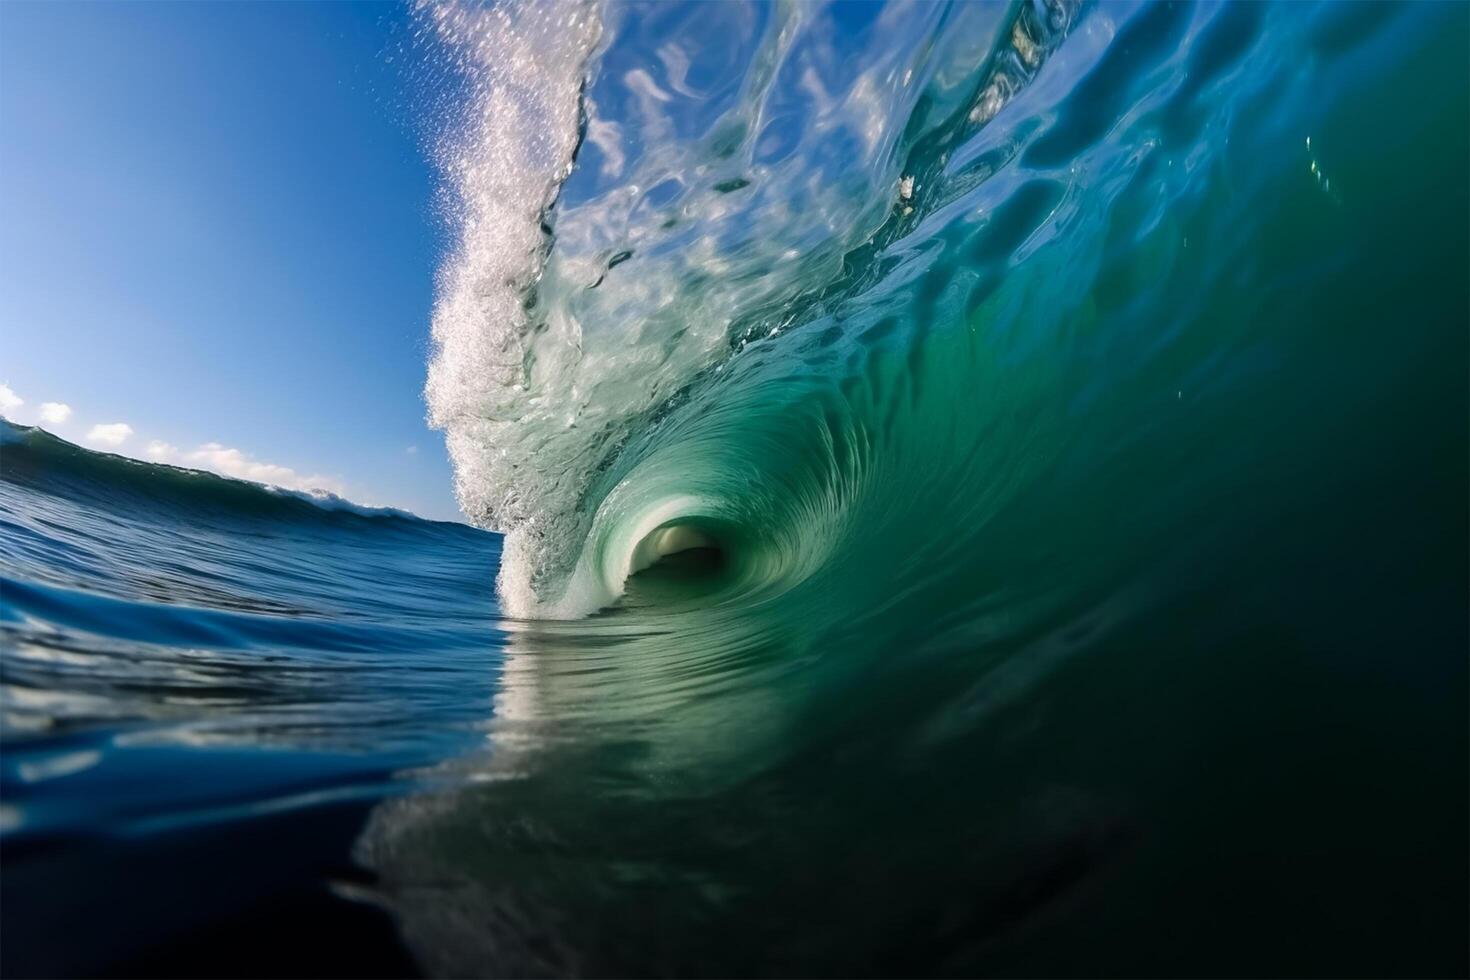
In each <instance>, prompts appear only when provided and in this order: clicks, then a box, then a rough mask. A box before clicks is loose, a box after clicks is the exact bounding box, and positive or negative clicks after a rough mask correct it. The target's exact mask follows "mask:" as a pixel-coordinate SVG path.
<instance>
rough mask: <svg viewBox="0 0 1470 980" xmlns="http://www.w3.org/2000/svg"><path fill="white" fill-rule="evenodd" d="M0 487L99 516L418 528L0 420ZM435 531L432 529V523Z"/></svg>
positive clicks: (326, 497) (407, 516) (334, 498)
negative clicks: (212, 514)
mask: <svg viewBox="0 0 1470 980" xmlns="http://www.w3.org/2000/svg"><path fill="white" fill-rule="evenodd" d="M0 446H3V449H0V453H3V457H4V458H3V461H0V479H4V480H6V481H8V482H11V483H15V484H18V485H21V486H25V487H29V488H32V489H35V490H39V491H41V492H44V493H62V494H67V495H70V496H74V497H78V498H81V499H83V500H84V501H86V502H88V503H93V504H97V505H99V506H100V507H102V508H103V509H106V510H110V509H116V508H117V507H118V506H119V503H120V501H125V500H129V499H132V498H141V499H144V500H147V501H149V502H151V503H154V504H158V503H166V504H171V505H173V506H174V507H178V508H187V509H200V508H212V509H223V510H228V511H232V512H235V513H240V514H247V513H248V514H254V515H257V516H262V517H271V518H276V519H291V518H295V519H298V520H324V519H333V518H337V517H349V518H369V519H386V518H391V519H397V520H405V521H423V518H421V517H418V516H417V515H415V514H411V513H409V512H408V511H405V510H398V509H397V508H393V507H368V506H365V505H363V504H358V503H354V502H352V501H351V500H347V499H346V498H344V497H341V496H339V495H337V494H335V493H331V492H329V491H326V490H310V491H308V490H292V489H288V488H286V487H277V486H272V485H270V484H266V483H254V482H252V481H249V480H240V479H236V478H234V477H229V476H221V475H220V474H218V473H211V472H209V471H207V470H196V469H190V468H188V467H183V466H172V465H169V464H167V463H147V462H143V461H142V460H137V459H132V458H129V457H127V456H119V455H117V454H115V453H102V452H95V451H93V450H90V449H84V448H82V447H81V446H78V445H76V444H74V443H71V442H67V441H66V440H65V439H62V438H60V437H59V436H56V435H53V434H52V433H50V432H47V431H46V430H45V429H42V428H39V427H36V426H26V425H18V424H16V423H14V422H11V421H9V420H8V419H3V418H0ZM430 523H432V522H430Z"/></svg>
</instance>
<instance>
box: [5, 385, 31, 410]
mask: <svg viewBox="0 0 1470 980" xmlns="http://www.w3.org/2000/svg"><path fill="white" fill-rule="evenodd" d="M25 403H26V400H25V399H24V398H22V397H20V396H19V395H17V394H16V393H15V392H13V391H11V390H10V385H0V412H13V411H15V410H16V409H17V408H20V407H21V406H22V405H24V404H25Z"/></svg>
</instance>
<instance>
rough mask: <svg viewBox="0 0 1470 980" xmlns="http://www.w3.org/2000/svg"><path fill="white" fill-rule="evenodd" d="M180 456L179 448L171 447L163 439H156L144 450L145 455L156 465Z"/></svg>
mask: <svg viewBox="0 0 1470 980" xmlns="http://www.w3.org/2000/svg"><path fill="white" fill-rule="evenodd" d="M178 454H179V447H178V446H170V445H169V444H168V443H166V442H164V441H163V440H162V439H154V440H153V441H152V442H150V443H149V444H148V445H147V446H146V447H144V449H143V455H144V456H147V457H148V458H149V459H151V460H153V461H154V462H155V463H165V462H168V461H169V460H171V459H173V458H174V457H175V456H177V455H178Z"/></svg>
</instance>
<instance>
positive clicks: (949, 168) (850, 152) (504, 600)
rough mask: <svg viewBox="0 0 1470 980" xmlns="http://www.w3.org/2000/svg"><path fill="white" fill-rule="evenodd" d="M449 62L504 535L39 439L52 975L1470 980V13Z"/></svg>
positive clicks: (929, 26) (8, 683) (466, 423)
mask: <svg viewBox="0 0 1470 980" xmlns="http://www.w3.org/2000/svg"><path fill="white" fill-rule="evenodd" d="M418 16H419V17H420V22H419V23H420V27H421V29H420V30H418V31H417V32H416V33H415V36H416V37H418V38H419V39H420V43H421V45H422V46H421V47H420V48H419V49H417V52H416V57H417V58H418V61H417V62H416V63H417V64H418V65H419V66H420V67H419V68H417V69H415V70H417V71H420V72H422V73H423V74H422V76H421V77H419V81H421V82H424V83H425V84H426V85H427V86H428V87H429V88H430V89H432V90H433V91H435V92H437V93H438V95H439V97H438V98H437V100H435V101H434V102H433V111H432V112H430V113H427V114H428V115H431V116H433V124H432V125H433V126H435V127H438V129H436V130H435V136H436V142H435V143H434V152H435V153H436V154H437V155H438V157H439V159H438V160H437V162H438V163H439V164H440V165H441V166H442V167H443V169H444V181H445V188H446V191H445V201H446V203H445V211H446V216H447V217H448V219H449V221H448V225H449V227H448V237H449V242H448V244H447V245H446V250H445V258H444V267H443V270H442V277H441V282H440V283H439V297H438V301H437V303H436V307H435V310H434V311H433V314H432V321H433V322H432V339H431V347H432V351H431V357H430V365H429V368H428V385H427V389H426V400H427V402H428V408H429V418H430V422H431V423H432V424H433V425H434V426H436V427H438V428H441V429H443V430H444V431H445V435H446V439H447V443H448V447H449V449H450V452H451V454H452V456H453V458H454V461H455V465H456V489H457V491H458V494H459V498H460V501H461V504H462V506H463V508H464V511H465V513H466V515H467V517H468V518H469V519H471V520H472V521H474V522H477V523H478V524H480V525H482V526H484V527H489V528H495V529H497V530H498V531H500V532H503V535H502V533H491V532H487V531H481V530H475V529H474V528H471V527H469V526H465V525H459V524H439V523H432V522H426V521H421V520H418V519H416V518H413V517H411V516H409V515H404V514H398V513H394V512H387V511H364V510H363V509H361V508H356V507H353V506H351V505H349V504H346V503H345V502H342V501H336V500H332V499H321V500H315V499H313V500H308V499H304V498H301V497H298V496H294V495H291V494H288V493H285V492H280V491H275V490H270V489H267V488H262V487H257V486H254V485H247V484H242V483H239V482H236V481H230V480H225V479H222V478H219V477H215V476H211V475H208V474H201V473H196V472H191V471H184V470H177V469H173V468H169V467H160V466H155V465H149V464H143V463H137V462H132V461H128V460H124V459H121V458H118V457H110V456H103V455H100V454H96V453H92V452H89V451H87V450H83V449H80V448H77V447H75V446H72V445H70V444H67V443H65V442H62V441H60V440H58V439H56V438H54V437H52V436H50V435H47V434H45V433H42V432H40V431H38V430H29V429H21V428H16V427H12V426H8V425H7V427H6V428H5V430H4V438H3V442H0V576H3V578H0V628H3V634H0V642H3V646H0V670H3V678H0V680H3V693H4V701H3V712H4V714H3V722H4V727H3V730H0V731H3V739H4V757H3V783H0V832H3V836H0V849H3V860H4V873H3V876H0V889H3V895H0V898H3V901H0V916H3V923H0V925H3V931H4V940H5V941H4V945H3V951H0V956H3V962H0V967H3V970H4V972H5V973H6V974H10V975H29V974H73V973H133V974H150V975H151V974H158V973H180V974H189V975H197V974H236V975H237V974H278V975H302V974H317V973H326V974H341V975H359V974H367V973H378V974H386V975H401V974H404V973H411V972H422V973H425V974H429V975H442V976H475V975H512V976H526V975H534V976H541V975H585V974H591V975H640V976H641V975H665V974H674V975H690V974H697V975H875V974H876V975H982V974H983V975H1002V976H1008V975H1041V976H1056V975H1112V974H1118V975H1171V976H1172V975H1273V976H1274V975H1298V974H1300V975H1323V976H1326V975H1334V976H1337V975H1374V976H1379V975H1404V976H1422V975H1463V974H1464V973H1466V972H1467V968H1470V964H1467V962H1466V950H1467V946H1470V937H1467V932H1466V922H1467V921H1470V909H1467V893H1470V880H1467V871H1470V856H1467V839H1470V834H1467V827H1470V814H1467V799H1470V785H1467V772H1470V747H1467V732H1470V719H1467V701H1466V692H1467V647H1470V636H1467V630H1470V561H1467V540H1470V516H1467V500H1470V466H1467V456H1470V452H1467V450H1470V394H1467V383H1466V375H1467V367H1466V366H1467V363H1470V350H1467V346H1470V320H1467V311H1470V284H1467V283H1470V222H1467V220H1466V217H1467V214H1470V185H1467V178H1466V174H1467V170H1470V126H1467V120H1470V79H1467V57H1466V52H1467V50H1470V7H1466V6H1465V5H1461V4H1442V5H1439V4H1407V5H1377V4H1325V5H1313V4H1289V5H1285V4H1283V5H1276V6H1272V5H1266V4H1200V5H1182V4H1168V3H1157V4H1124V3H1116V4H1115V3H1081V4H1078V3H1070V2H1064V0H1057V2H1036V3H1023V4H1017V5H982V4H960V5H944V4H923V5H915V6H903V5H884V6H877V5H874V6H867V5H838V6H835V7H819V6H789V7H780V6H762V5H750V6H747V5H738V4H719V5H698V6H678V5H650V6H639V5H617V4H613V5H610V6H598V5H586V4H579V3H551V2H548V3H546V4H538V5H535V6H523V7H511V8H505V9H504V12H503V14H502V11H501V10H499V9H487V8H484V7H481V6H478V5H473V4H450V5H447V6H443V7H428V8H424V9H423V10H421V11H420V12H419V14H418ZM528 55H533V56H528ZM436 86H437V87H436ZM288 355H289V352H283V356H288Z"/></svg>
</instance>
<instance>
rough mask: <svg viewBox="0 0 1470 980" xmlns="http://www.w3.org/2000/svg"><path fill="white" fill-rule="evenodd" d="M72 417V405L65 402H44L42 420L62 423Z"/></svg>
mask: <svg viewBox="0 0 1470 980" xmlns="http://www.w3.org/2000/svg"><path fill="white" fill-rule="evenodd" d="M69 418H71V406H70V405H68V404H66V403H65V402H42V403H41V421H42V422H48V423H50V424H51V425H61V424H62V423H63V422H65V421H66V420H67V419H69Z"/></svg>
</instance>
